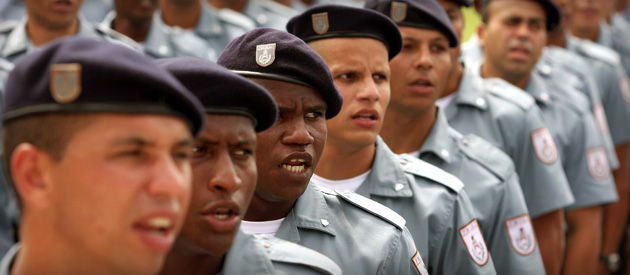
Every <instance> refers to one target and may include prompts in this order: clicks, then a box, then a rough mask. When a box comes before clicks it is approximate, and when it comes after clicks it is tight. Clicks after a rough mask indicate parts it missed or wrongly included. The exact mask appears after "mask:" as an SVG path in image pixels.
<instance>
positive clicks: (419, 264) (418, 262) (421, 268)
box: [411, 250, 429, 275]
mask: <svg viewBox="0 0 630 275" xmlns="http://www.w3.org/2000/svg"><path fill="white" fill-rule="evenodd" d="M411 263H412V264H413V265H414V266H415V267H416V269H417V270H418V273H420V275H429V271H427V266H426V265H425V264H424V261H423V260H422V257H421V256H420V252H418V251H417V250H416V254H414V255H413V257H411Z"/></svg>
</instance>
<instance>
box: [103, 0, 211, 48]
mask: <svg viewBox="0 0 630 275" xmlns="http://www.w3.org/2000/svg"><path fill="white" fill-rule="evenodd" d="M114 7H115V10H113V11H111V12H110V13H109V14H107V16H106V17H105V19H104V20H103V22H102V23H101V24H103V25H104V26H106V27H108V28H111V29H113V30H115V31H117V32H119V33H122V34H124V35H126V36H128V37H129V38H131V39H133V40H134V41H136V42H138V43H140V45H141V46H142V50H143V52H144V53H146V54H147V55H149V56H151V57H154V58H168V57H180V56H192V57H198V58H203V59H208V60H213V61H216V58H217V56H216V52H215V50H214V49H210V48H209V46H208V44H207V43H206V42H205V41H203V40H202V39H201V38H199V37H198V36H196V35H195V34H193V33H192V32H186V31H184V30H182V29H180V28H171V27H169V26H166V25H164V22H162V20H160V19H159V14H158V13H155V9H156V7H157V0H153V1H140V2H139V1H127V0H114Z"/></svg>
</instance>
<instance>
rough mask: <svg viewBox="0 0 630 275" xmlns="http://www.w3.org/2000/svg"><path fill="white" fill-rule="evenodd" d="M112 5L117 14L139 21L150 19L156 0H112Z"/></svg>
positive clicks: (155, 6)
mask: <svg viewBox="0 0 630 275" xmlns="http://www.w3.org/2000/svg"><path fill="white" fill-rule="evenodd" d="M114 6H115V7H116V14H117V16H122V17H125V18H128V19H129V20H130V21H132V22H139V23H141V22H146V21H149V20H151V19H152V17H153V12H154V11H155V9H156V8H157V0H114Z"/></svg>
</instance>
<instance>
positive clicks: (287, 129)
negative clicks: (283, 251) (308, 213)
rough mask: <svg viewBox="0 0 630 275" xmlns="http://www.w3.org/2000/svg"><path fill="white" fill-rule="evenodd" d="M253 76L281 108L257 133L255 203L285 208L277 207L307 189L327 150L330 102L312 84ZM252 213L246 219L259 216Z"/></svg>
mask: <svg viewBox="0 0 630 275" xmlns="http://www.w3.org/2000/svg"><path fill="white" fill-rule="evenodd" d="M250 79H251V80H253V81H255V82H256V83H258V84H260V85H262V86H263V87H265V88H266V89H267V90H268V91H269V92H270V93H271V95H272V96H273V97H274V99H275V100H276V104H277V105H278V109H279V115H278V120H277V121H276V123H275V124H274V125H273V126H272V127H271V128H269V129H267V130H266V131H263V132H261V133H258V134H257V139H258V146H257V148H256V150H257V155H258V157H257V158H256V166H257V168H258V171H260V173H259V174H258V185H257V187H256V192H255V193H254V197H253V199H252V205H254V204H260V205H269V204H270V203H277V204H279V205H281V207H280V208H282V209H280V208H278V209H277V211H279V212H284V211H288V210H290V209H291V208H292V207H293V204H294V203H295V201H296V200H297V198H299V197H300V196H301V195H302V194H303V193H304V191H305V190H306V187H307V185H308V183H309V180H310V178H311V176H312V175H313V171H314V170H315V167H316V166H317V163H318V161H319V159H320V157H321V155H322V151H323V150H324V145H325V144H326V109H327V105H326V102H325V101H324V99H323V97H322V96H321V94H320V93H319V92H318V91H316V90H315V89H313V88H309V87H306V86H301V85H297V84H293V83H288V82H283V81H278V80H269V79H259V78H250ZM250 208H251V207H250ZM250 212H251V210H250ZM280 214H281V215H280V216H282V217H284V216H283V215H282V214H284V215H286V213H280ZM249 215H250V213H249V212H248V216H246V220H250V221H256V220H258V219H259V218H260V217H250V216H249Z"/></svg>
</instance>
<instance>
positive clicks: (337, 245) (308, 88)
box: [218, 28, 455, 274]
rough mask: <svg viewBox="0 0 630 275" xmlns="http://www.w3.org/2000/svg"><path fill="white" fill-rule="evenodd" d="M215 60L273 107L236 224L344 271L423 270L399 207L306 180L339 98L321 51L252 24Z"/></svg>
mask: <svg viewBox="0 0 630 275" xmlns="http://www.w3.org/2000/svg"><path fill="white" fill-rule="evenodd" d="M218 63H219V64H220V65H223V66H225V67H227V68H228V69H230V70H233V71H234V72H236V73H238V74H240V75H243V76H246V77H247V78H249V79H252V80H254V81H255V82H256V83H258V84H261V85H262V86H263V87H265V88H266V89H267V90H269V91H270V93H271V95H272V96H273V97H274V99H275V100H276V104H277V105H278V109H279V111H280V113H279V119H278V121H277V122H276V123H275V124H274V125H273V126H272V127H271V128H269V129H268V130H266V131H264V132H261V133H259V134H258V135H257V139H258V145H257V147H256V149H257V154H258V155H257V158H256V165H257V168H258V171H260V174H259V175H258V186H257V187H256V191H255V193H254V197H253V199H252V202H251V204H250V206H249V208H248V210H247V213H246V214H245V221H243V223H242V224H241V227H242V228H243V230H244V231H245V232H248V233H254V234H259V235H275V236H276V237H278V238H281V239H285V240H289V241H291V242H295V243H298V244H301V245H303V246H306V247H308V248H311V249H313V250H315V251H317V252H320V253H322V254H324V255H325V256H328V257H329V258H331V259H332V260H333V261H335V262H336V263H337V264H338V265H339V266H340V267H341V270H342V271H343V272H344V274H426V269H425V268H424V263H423V261H422V257H421V256H420V253H419V252H418V251H417V249H416V246H415V244H414V241H413V238H412V237H411V234H410V233H409V230H408V229H407V227H405V220H404V219H403V218H402V217H401V216H400V215H398V214H396V213H395V212H394V211H392V210H391V209H389V208H387V207H384V206H382V205H381V204H378V203H377V202H374V201H371V200H369V199H367V198H365V197H363V196H361V195H358V194H355V193H353V192H350V191H343V190H336V191H333V190H328V189H320V188H319V187H317V186H315V185H313V184H309V181H310V178H311V176H312V174H313V171H314V170H315V168H316V167H317V164H318V162H319V157H320V155H321V154H322V150H323V149H324V144H325V143H326V119H329V118H333V117H334V116H335V115H337V113H339V110H340V109H341V105H342V98H341V96H340V94H339V92H338V91H337V88H336V87H335V84H334V82H333V79H332V77H331V75H330V70H328V67H327V66H326V63H325V62H324V61H323V60H322V59H321V57H320V56H319V55H317V53H316V52H314V51H313V50H312V49H311V48H309V46H308V45H306V44H305V43H304V42H303V41H302V40H300V39H299V38H297V37H295V36H293V35H291V34H288V33H286V32H284V31H279V30H275V29H269V28H257V29H255V30H252V31H250V32H248V33H247V34H245V35H243V36H241V37H239V38H237V39H235V40H234V41H232V43H230V45H228V47H227V48H226V49H225V51H224V52H223V53H222V54H221V56H220V57H219V61H218ZM452 241H455V240H452ZM423 253H427V252H423Z"/></svg>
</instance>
